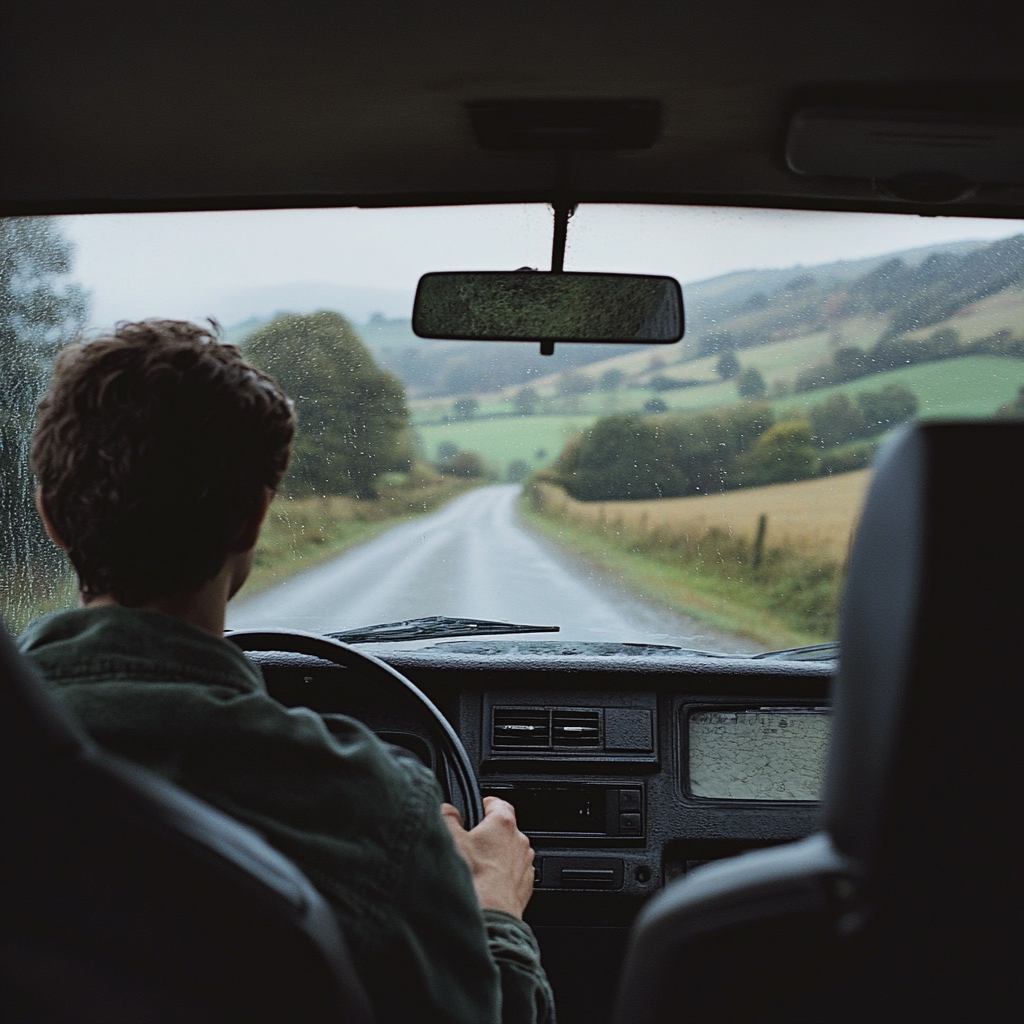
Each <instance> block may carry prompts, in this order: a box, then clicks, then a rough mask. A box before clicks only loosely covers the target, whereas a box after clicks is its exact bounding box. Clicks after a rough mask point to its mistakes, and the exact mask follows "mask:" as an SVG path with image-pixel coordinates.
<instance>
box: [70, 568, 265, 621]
mask: <svg viewBox="0 0 1024 1024" xmlns="http://www.w3.org/2000/svg"><path fill="white" fill-rule="evenodd" d="M237 557H238V556H232V557H231V558H229V559H228V560H227V562H225V563H224V565H223V566H222V568H221V570H220V572H218V573H217V575H216V576H214V577H213V578H212V579H209V580H207V581H206V582H205V583H204V584H203V585H202V586H201V587H199V588H197V589H196V590H193V591H189V592H187V593H183V594H174V595H171V596H163V597H155V598H153V600H151V601H147V602H146V603H145V604H143V605H139V607H140V608H146V609H148V610H150V611H154V612H163V613H164V615H170V616H172V617H173V618H175V619H180V620H181V621H182V622H187V623H189V625H192V626H198V627H199V628H200V629H205V630H206V631H207V632H208V633H212V634H213V635H214V636H218V637H219V636H223V635H224V623H225V620H226V619H227V610H228V600H229V598H231V597H232V596H233V595H234V593H235V591H236V590H237V589H238V587H240V586H241V583H240V582H237V585H236V581H237V579H238V574H239V567H238V565H237V564H236V558H237ZM244 578H245V575H244V574H243V575H242V579H243V580H244ZM79 603H80V604H81V605H82V606H83V607H85V608H100V607H104V606H110V605H118V604H120V603H121V602H120V601H118V600H117V599H116V598H114V597H112V596H111V595H110V594H101V595H99V596H97V597H93V598H90V599H89V600H86V599H84V598H80V599H79Z"/></svg>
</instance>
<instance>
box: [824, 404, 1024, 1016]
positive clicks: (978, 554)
mask: <svg viewBox="0 0 1024 1024" xmlns="http://www.w3.org/2000/svg"><path fill="white" fill-rule="evenodd" d="M1022 644H1024V424H1014V423H975V424H954V423H936V424H930V425H927V426H923V427H919V428H917V429H915V430H911V431H908V432H906V433H905V434H904V435H903V436H902V437H901V438H900V439H899V441H898V442H897V443H895V444H894V445H892V446H891V447H890V448H889V449H888V450H887V452H886V453H885V455H884V457H883V458H882V459H881V460H880V462H879V465H878V468H877V470H876V473H875V479H874V481H873V483H872V488H871V494H870V497H869V500H868V502H867V505H866V507H865V510H864V514H863V517H862V519H861V524H860V527H859V529H858V536H857V540H856V544H855V548H854V552H853V556H852V558H851V563H850V571H849V578H848V580H847V585H846V590H845V595H844V602H843V612H842V622H841V633H840V645H841V646H840V649H841V658H840V664H839V672H838V678H837V683H836V687H835V696H834V701H833V735H832V740H831V744H830V750H829V756H828V764H827V768H826V779H825V787H824V795H823V814H824V826H825V829H826V830H827V832H828V834H829V835H830V836H831V838H832V840H833V842H834V843H835V846H836V848H837V849H838V850H839V851H840V852H841V853H842V854H844V855H846V856H848V857H850V858H852V859H854V860H855V861H856V862H857V863H858V864H859V865H860V868H861V871H862V873H863V883H862V890H863V892H862V897H861V903H862V908H861V910H860V911H859V913H861V914H862V915H863V918H864V921H863V929H862V934H861V935H860V936H859V938H858V940H857V945H858V946H859V948H860V950H861V954H862V960H861V963H860V971H859V976H858V978H857V980H856V983H855V984H851V986H850V991H849V999H850V1002H849V1005H850V1007H851V1008H852V1007H854V1006H862V1007H863V1008H864V1009H865V1010H869V1009H870V1008H871V1007H872V1006H874V1005H876V1004H877V1005H885V1006H887V1007H889V1008H891V1010H892V1011H893V1012H894V1013H896V1014H898V1015H901V1016H916V1017H921V1018H924V1017H926V1016H928V1015H929V1014H931V1015H932V1017H933V1019H937V1018H938V1017H942V1018H944V1019H962V1020H970V1019H999V1018H1000V1017H1004V1016H1005V1015H1006V1013H1007V1012H1008V1008H1009V1007H1010V1006H1011V1005H1012V1002H1011V997H1013V996H1014V995H1015V993H1013V992H1012V991H1011V989H1010V986H1009V983H1010V980H1011V979H1012V978H1013V976H1014V973H1015V971H1014V967H1015V964H1016V963H1017V962H1019V958H1020V954H1021V943H1020V939H1019V938H1018V936H1019V933H1020V877H1021V872H1020V849H1021V844H1020V840H1019V834H1020V826H1019V822H1017V821H1016V818H1017V813H1016V812H1015V810H1014V808H1019V807H1020V806H1021V799H1020V796H1021V791H1020V786H1021V780H1022V778H1024V764H1022V755H1021V751H1022V749H1024V744H1022V739H1024V722H1022V716H1021V695H1022V690H1024V647H1022ZM1013 1001H1016V1002H1017V1005H1018V1007H1019V996H1016V999H1015V1000H1013Z"/></svg>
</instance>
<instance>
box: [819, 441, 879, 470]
mask: <svg viewBox="0 0 1024 1024" xmlns="http://www.w3.org/2000/svg"><path fill="white" fill-rule="evenodd" d="M877 451H878V443H877V442H875V443H870V442H868V443H864V442H862V443H861V444H850V445H845V446H844V447H842V448H834V449H832V450H831V451H829V452H826V453H825V454H824V455H822V456H821V462H820V465H819V466H818V476H830V475H832V474H834V473H852V472H853V471H854V470H857V469H864V467H865V466H870V465H871V460H872V459H873V458H874V457H875V452H877Z"/></svg>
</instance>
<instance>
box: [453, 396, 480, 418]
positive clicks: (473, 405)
mask: <svg viewBox="0 0 1024 1024" xmlns="http://www.w3.org/2000/svg"><path fill="white" fill-rule="evenodd" d="M479 408H480V403H479V402H478V401H477V399H475V398H473V396H472V395H470V396H469V397H468V398H460V399H458V400H457V401H456V402H455V404H454V405H453V406H452V412H454V413H455V418H456V419H457V420H471V419H472V418H473V417H474V416H475V415H476V414H477V410H478V409H479Z"/></svg>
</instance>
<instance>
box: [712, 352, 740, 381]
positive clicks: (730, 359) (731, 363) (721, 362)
mask: <svg viewBox="0 0 1024 1024" xmlns="http://www.w3.org/2000/svg"><path fill="white" fill-rule="evenodd" d="M739 372H740V361H739V360H738V359H737V358H736V356H735V355H734V354H733V353H732V352H723V353H722V354H721V355H720V356H719V357H718V362H717V363H715V373H717V374H718V376H719V377H721V378H722V380H732V379H733V377H735V376H736V375H737V374H738V373H739Z"/></svg>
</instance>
